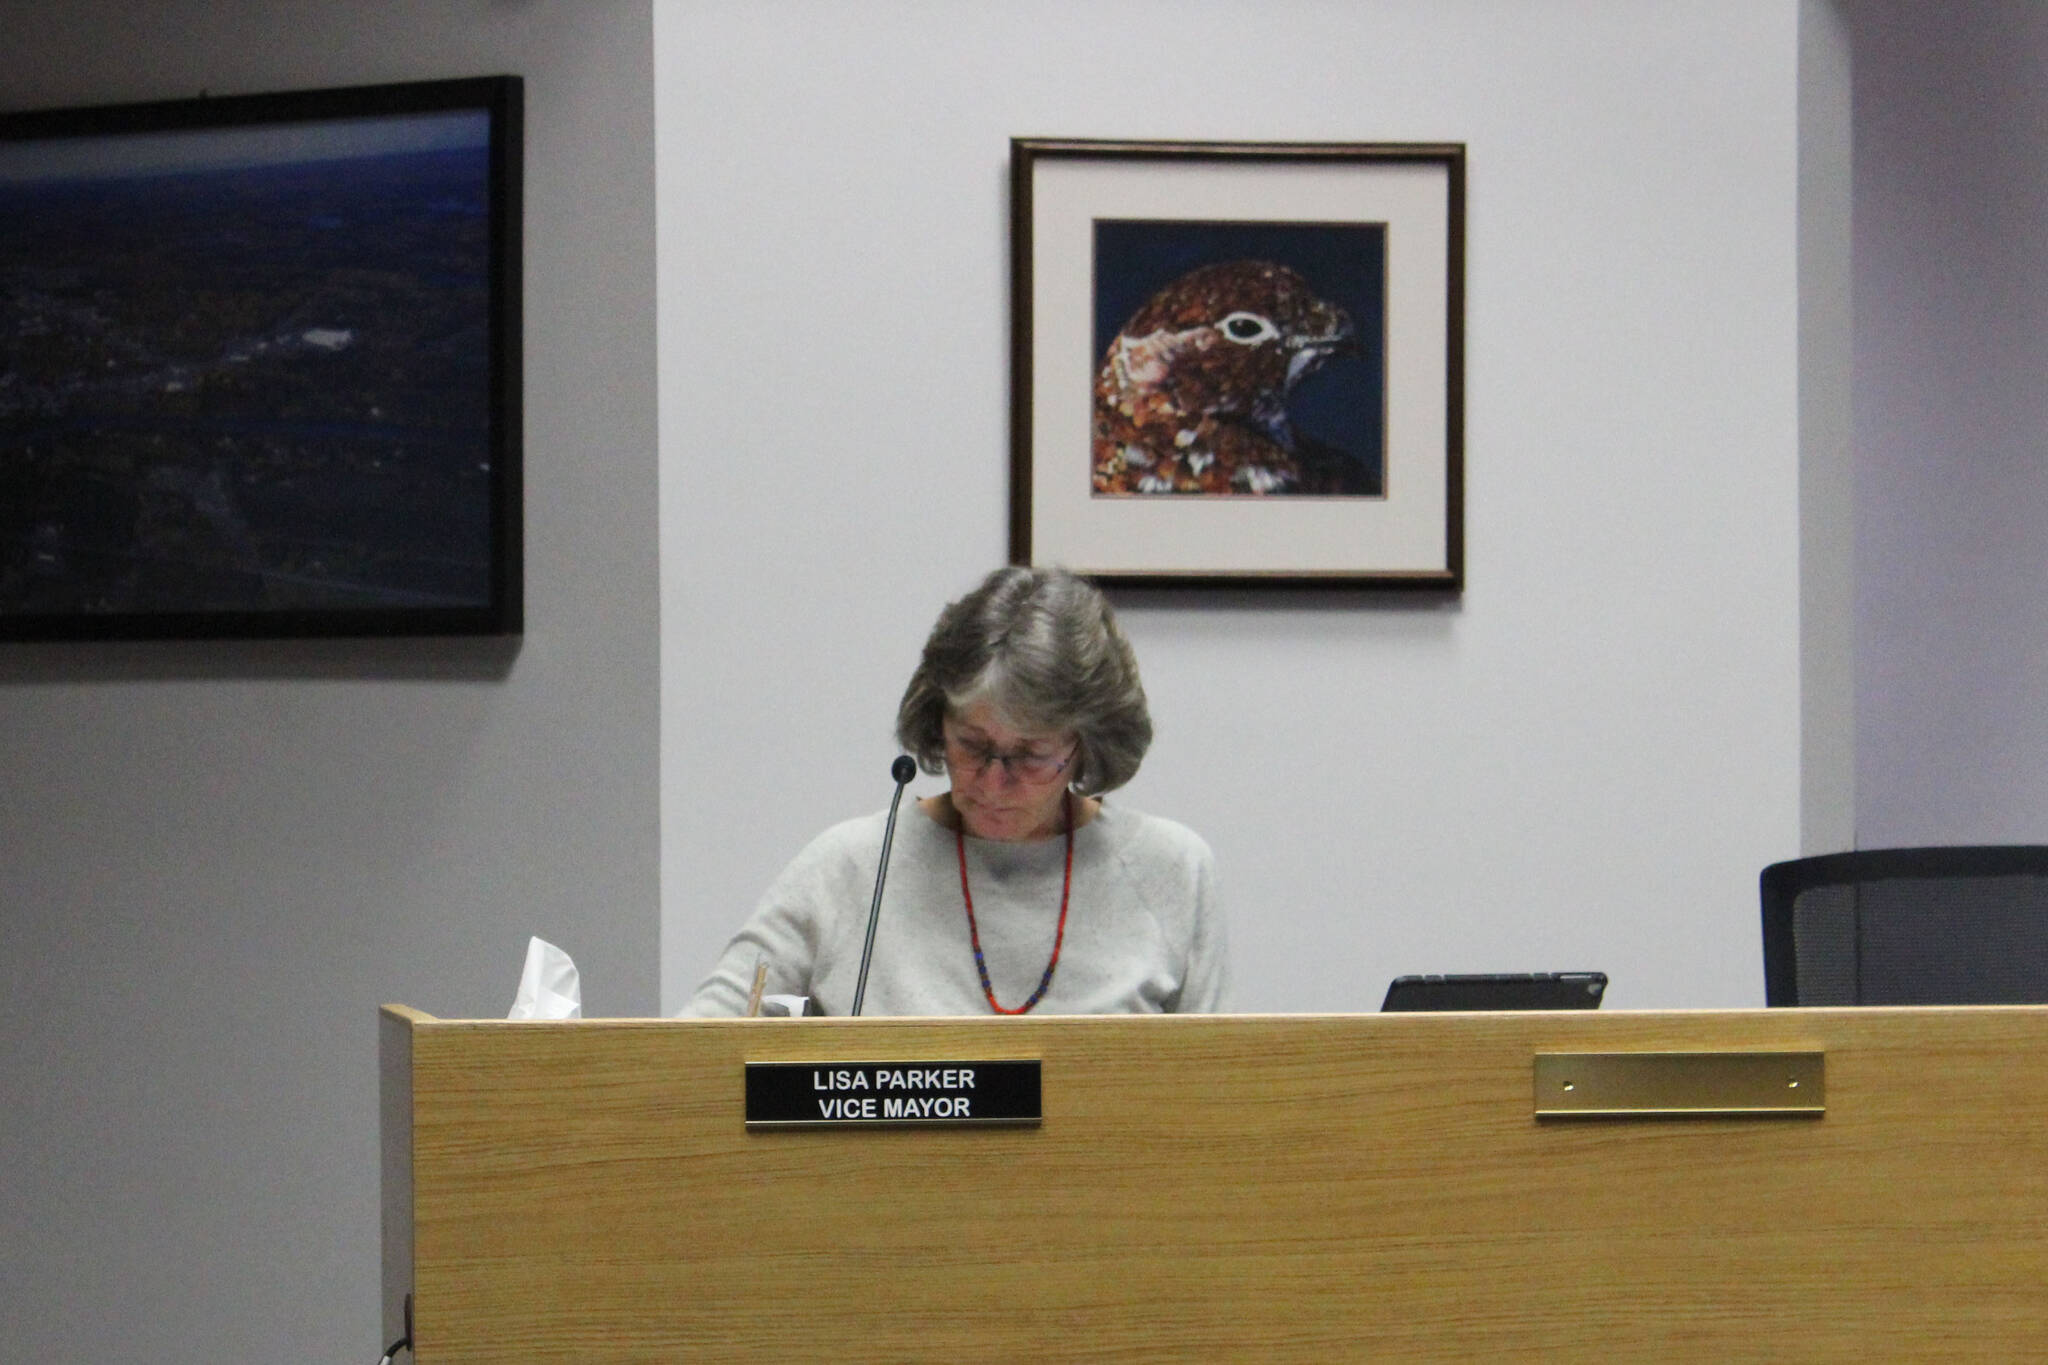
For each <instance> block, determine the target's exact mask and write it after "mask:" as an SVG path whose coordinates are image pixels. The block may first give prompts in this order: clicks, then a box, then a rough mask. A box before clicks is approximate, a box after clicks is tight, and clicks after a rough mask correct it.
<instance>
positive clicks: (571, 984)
mask: <svg viewBox="0 0 2048 1365" xmlns="http://www.w3.org/2000/svg"><path fill="white" fill-rule="evenodd" d="M505 1017H506V1018H507V1019H581V1018H582V1017H583V983H582V982H580V981H579V980H577V978H576V964H575V963H574V962H571V961H570V960H569V955H568V954H567V953H565V952H563V951H562V950H561V949H560V948H557V947H556V946H555V945H554V944H552V943H549V942H548V941H547V940H545V939H540V938H535V939H533V940H531V941H529V942H528V943H527V945H526V970H525V971H523V972H521V973H520V974H519V993H518V994H517V995H514V996H513V997H512V1012H511V1013H510V1014H508V1015H506V1016H505Z"/></svg>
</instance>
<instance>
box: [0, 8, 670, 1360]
mask: <svg viewBox="0 0 2048 1365" xmlns="http://www.w3.org/2000/svg"><path fill="white" fill-rule="evenodd" d="M649 42H650V22H649V17H648V12H647V9H646V7H645V6H644V5H642V4H624V3H621V4H606V5H593V4H589V3H572V2H571V0H523V2H522V3H517V4H507V3H502V2H501V0H438V2H437V3H419V2H417V0H347V2H346V3H343V2H342V0H300V2H299V3H281V2H280V0H165V2H163V3H157V4H151V5H133V4H129V3H126V0H65V3H61V4H49V3H34V4H31V3H14V2H13V0H8V2H7V3H0V106H4V107H7V108H29V107H37V106H43V105H57V104H70V103H81V102H101V101H113V100H132V99H142V98H158V97H168V96H179V95H191V94H197V93H198V92H199V91H200V90H201V89H207V90H211V91H213V92H216V93H223V94H225V93H237V92H246V91H257V90H274V89H290V88H302V87H311V86H320V85H338V84H352V83H359V82H373V81H389V80H401V79H418V78H427V77H440V76H454V75H476V74H485V73H492V72H501V71H508V72H515V73H521V74H523V75H524V76H525V77H526V81H527V84H526V104H527V148H528V155H527V174H526V192H527V197H526V203H527V219H526V281H527V288H526V318H527V329H526V395H527V397H526V412H527V422H526V473H527V479H526V483H527V495H526V506H527V519H526V527H527V564H526V597H527V628H526V635H525V638H524V640H523V641H520V642H517V643H516V644H514V645H512V646H510V647H507V646H504V645H477V644H474V643H472V644H459V643H449V642H440V643H435V642H427V641H404V642H382V643H377V644H361V643H357V644H352V643H346V642H315V643H275V644H263V645H249V644H244V645H239V646H238V645H231V644H229V645H209V644H177V643H150V644H143V645H127V646H112V645H73V646H36V647H29V646H20V645H9V646H5V647H0V1038H4V1039H5V1043H4V1046H0V1099H4V1102H5V1107H4V1115H0V1324H4V1326H0V1358H5V1359H6V1360H9V1361H42V1360H48V1361H91V1362H128V1361H136V1362H143V1361H147V1362H151V1365H157V1363H158V1362H172V1361H179V1362H182V1361H192V1362H199V1361H216V1360H221V1361H226V1360H233V1361H250V1362H259V1361H260V1362H293V1363H294V1365H297V1363H298V1362H315V1361H323V1362H336V1363H337V1365H340V1363H341V1362H348V1363H350V1365H355V1363H356V1362H362V1361H371V1360H375V1359H376V1358H377V1353H378V1352H379V1351H381V1350H382V1349H383V1347H384V1346H385V1345H386V1344H388V1343H387V1341H386V1340H384V1339H383V1338H382V1337H381V1336H380V1333H381V1331H382V1325H381V1321H380V1315H379V1304H378V1283H379V1281H378V1255H379V1242H378V1229H377V1215H378V1194H377V1138H376V1122H377V1090H376V1074H377V1071H376V1066H377V1062H376V1046H377V1034H376V1008H377V1006H378V1004H379V1003H380V1002H382V1001H386V1000H402V1001H406V1002H409V1003H411V1004H415V1005H418V1006H420V1007H421V1008H424V1009H426V1010H429V1011H431V1012H434V1013H438V1014H443V1015H451V1016H457V1017H460V1016H464V1015H479V1014H482V1015H489V1014H497V1015H502V1014H503V1013H504V1011H505V1009H506V1008H507V1007H508V1006H509V1004H510V1003H511V996H512V991H513V987H514V985H515V983H516V980H517V974H518V970H519V965H520V959H521V954H522V953H523V951H524V947H525V942H526V937H527V935H528V934H529V933H534V932H539V933H542V934H544V935H547V936H549V937H551V938H554V939H555V940H556V941H558V942H560V943H561V944H563V945H564V946H565V947H567V948H569V949H570V950H571V951H572V952H573V953H574V954H575V955H576V956H577V958H578V959H579V962H580V963H581V965H582V966H583V968H584V970H585V973H586V980H587V982H588V998H589V1000H590V1003H591V1007H592V1010H593V1012H596V1013H606V1014H632V1013H643V1014H644V1013H648V1012H650V1011H652V1010H653V1009H654V1008H655V1004H656V971H655V963H654V949H655V930H656V906H655V901H656V837H657V835H656V805H657V793H656V787H655V776H656V761H655V745H656V724H657V693H656V682H655V669H656V652H655V638H654V636H655V628H656V612H657V603H656V595H655V590H656V579H655V570H654V558H655V533H656V524H655V516H654V505H653V503H654V486H655V462H654V434H655V433H654V410H653V401H654V365H653V335H654V315H653V307H652V300H651V299H650V297H649V295H648V290H649V288H650V281H651V279H652V277H653V269H654V267H653V251H654V235H653V234H654V216H653V150H652V140H653V129H652V99H651V93H650V81H651V79H652V64H651V61H650V58H649Z"/></svg>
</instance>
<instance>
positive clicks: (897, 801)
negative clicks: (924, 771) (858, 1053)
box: [853, 754, 917, 1017]
mask: <svg viewBox="0 0 2048 1365" xmlns="http://www.w3.org/2000/svg"><path fill="white" fill-rule="evenodd" d="M889 776H891V777H893V778H895V779H896V794H895V795H894V796H892V797H890V798H889V823H888V824H886V825H884V826H883V827H882V858H881V861H880V862H878V863H876V864H875V903H874V904H873V905H870V906H869V907H868V941H867V942H866V944H864V945H863V946H862V947H861V950H860V979H859V980H858V981H856V982H855V983H854V986H853V1015H854V1016H855V1017H858V1016H859V1014H860V1002H861V1001H862V1000H865V999H866V998H867V993H868V963H869V962H871V961H873V959H874V956H875V926H876V925H877V924H880V923H881V922H882V882H883V879H884V878H886V877H887V876H888V875H889V845H890V844H892V843H894V842H895V841H896V808H897V807H898V806H900V805H902V804H903V789H904V788H905V787H907V786H909V785H910V779H911V778H913V777H916V776H917V764H915V763H913V762H911V760H910V755H908V754H900V755H898V756H897V759H896V761H895V762H894V763H892V764H890V765H889Z"/></svg>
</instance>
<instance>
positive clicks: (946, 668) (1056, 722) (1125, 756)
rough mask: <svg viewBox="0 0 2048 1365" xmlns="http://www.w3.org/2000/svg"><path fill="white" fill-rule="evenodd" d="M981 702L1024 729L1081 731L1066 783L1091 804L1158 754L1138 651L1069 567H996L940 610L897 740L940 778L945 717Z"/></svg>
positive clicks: (899, 715)
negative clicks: (1153, 748) (1152, 749)
mask: <svg viewBox="0 0 2048 1365" xmlns="http://www.w3.org/2000/svg"><path fill="white" fill-rule="evenodd" d="M981 701H986V702H988V703H989V704H990V705H991V706H993V707H994V708H995V710H996V712H997V714H998V715H1000V716H1002V718H1003V719H1004V721H1005V723H1007V724H1009V725H1012V726H1015V727H1016V728H1017V729H1020V730H1037V731H1045V732H1051V731H1056V730H1071V731H1073V732H1074V734H1075V735H1076V736H1077V737H1078V738H1079V740H1080V748H1079V749H1078V751H1077V752H1076V754H1075V758H1074V762H1073V764H1072V765H1071V766H1070V767H1069V768H1068V769H1067V785H1069V786H1070V787H1072V788H1073V789H1074V790H1075V791H1077V792H1080V793H1081V794H1082V795H1084V796H1096V795H1100V794H1101V793H1103V792H1106V791H1114V790H1115V789H1116V788H1118V787H1121V786H1122V785H1124V783H1126V782H1128V781H1130V780H1131V779H1132V778H1133V777H1135V776H1137V773H1138V765H1139V764H1140V763H1142V762H1143V761H1144V759H1145V751H1146V750H1147V749H1148V748H1150V747H1151V745H1152V716H1151V713H1150V712H1149V711H1148V710H1147V709H1146V707H1145V688H1144V685H1143V684H1142V683H1140V682H1139V681H1138V658H1137V656H1136V655H1135V654H1133V653H1132V652H1131V643H1130V641H1128V640H1126V639H1125V638H1124V633H1123V631H1122V630H1120V629H1118V627H1117V623H1116V613H1115V612H1113V611H1111V610H1110V607H1109V601H1108V599H1107V598H1105V597H1103V595H1102V594H1101V593H1100V592H1098V591H1096V589H1095V588H1094V587H1093V586H1091V585H1090V584H1089V583H1087V582H1086V581H1085V580H1083V579H1080V578H1077V577H1075V576H1074V575H1073V574H1071V573H1068V572H1067V571H1066V570H1065V569H1029V568H1017V567H1011V568H1006V569H997V570H996V571H995V572H994V573H992V574H990V575H989V576H988V577H987V578H985V579H983V580H982V583H981V586H980V587H978V588H976V589H975V590H974V591H973V592H970V593H968V594H967V595H966V596H965V597H963V598H961V599H960V600H959V601H957V602H952V603H949V604H948V605H947V607H946V609H945V610H944V611H942V612H940V613H939V619H938V622H937V624H935V625H933V627H932V633H931V636H930V637H929V638H928V639H927V640H926V641H925V642H924V657H923V658H921V659H920V660H919V661H918V665H917V671H916V672H915V673H913V674H912V675H911V677H910V686H909V687H907V688H905V689H904V690H903V704H902V705H901V706H899V707H898V708H897V710H896V742H897V743H898V744H901V745H902V746H903V747H904V748H905V749H906V750H908V751H909V752H910V753H911V754H912V755H914V756H915V757H916V759H917V761H918V764H919V766H921V767H922V768H923V769H924V770H925V771H926V772H928V773H942V772H944V771H945V770H946V736H945V731H944V729H943V725H944V722H945V719H946V712H947V711H948V710H949V709H952V710H958V709H960V708H962V707H967V706H972V705H974V704H975V703H976V702H981Z"/></svg>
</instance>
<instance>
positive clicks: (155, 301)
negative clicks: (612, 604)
mask: <svg viewBox="0 0 2048 1365" xmlns="http://www.w3.org/2000/svg"><path fill="white" fill-rule="evenodd" d="M488 190H489V164H488V155H487V152H486V150H485V149H484V148H482V147H476V148H457V149H452V150H442V151H426V152H412V153H394V154H389V155H382V156H366V157H360V158H355V159H346V160H335V161H317V162H308V163H284V164H276V165H264V166H255V167H250V168H244V169H227V170H212V171H200V172H192V173H185V174H167V175H137V176H122V175H118V174H116V175H108V176H105V177H102V178H97V179H86V180H64V181H50V182H30V183H26V184H9V185H0V614H6V613H23V612H27V613H74V612H99V613H106V612H157V611H186V612H191V611H276V610H314V609H322V608H352V609H353V608H400V607H476V606H482V605H485V604H487V603H488V602H489V600H490V592H491V580H490V569H491V499H492V485H491V445H490V417H491V413H490V401H489V400H490V388H489V383H490V368H489V367H490V337H491V332H490V220H489V203H488Z"/></svg>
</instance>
